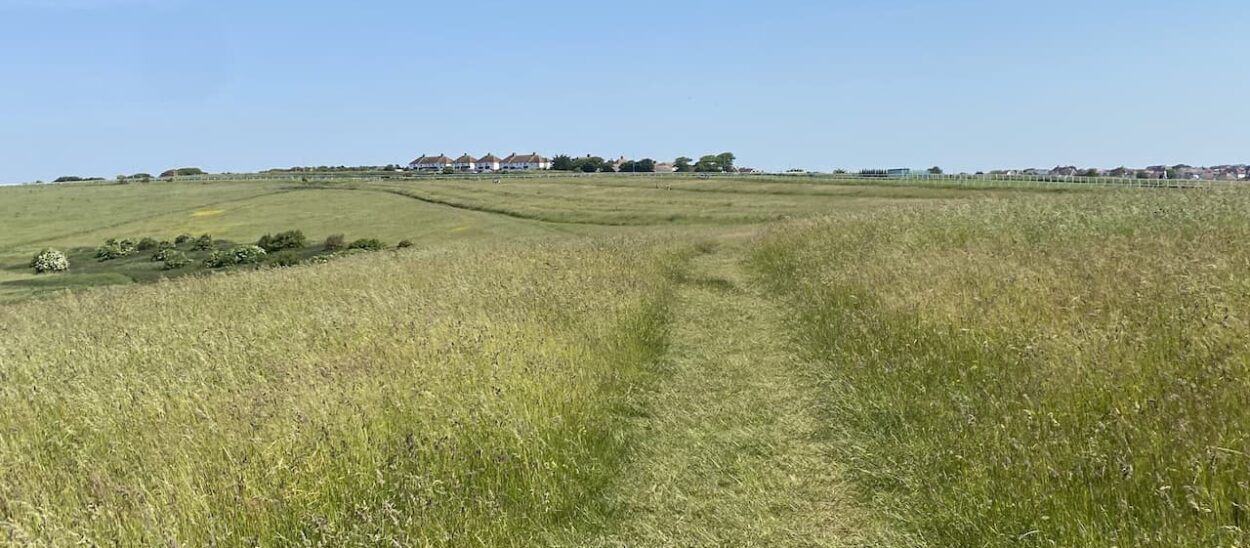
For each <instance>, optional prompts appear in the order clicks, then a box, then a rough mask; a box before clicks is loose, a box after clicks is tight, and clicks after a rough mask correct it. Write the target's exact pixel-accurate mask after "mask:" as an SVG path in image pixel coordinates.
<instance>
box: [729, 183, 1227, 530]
mask: <svg viewBox="0 0 1250 548" xmlns="http://www.w3.org/2000/svg"><path fill="white" fill-rule="evenodd" d="M1247 211H1250V194H1247V193H1238V192H1215V193H1212V192H1179V191H1178V192H1159V193H1149V194H1145V193H1142V194H1131V193H1111V194H1099V195H1083V196H1068V197H1050V198H1044V199H1039V198H1029V199H1024V200H1019V201H1013V202H1001V203H999V202H980V203H975V204H967V205H960V206H952V207H944V208H918V209H912V210H907V211H902V212H890V213H875V214H864V215H859V216H851V217H844V218H840V219H833V220H823V221H808V222H803V223H796V224H792V225H790V226H788V227H786V228H784V229H780V230H776V231H774V232H773V234H772V235H770V236H768V237H767V238H765V240H764V241H763V242H762V243H761V245H760V247H759V248H758V250H757V251H756V253H755V254H754V256H753V258H752V262H753V264H754V266H755V267H756V268H757V269H758V271H759V272H760V273H761V275H762V277H763V278H764V279H765V280H768V281H769V282H770V283H771V284H772V285H773V287H774V289H775V290H776V291H778V292H779V293H780V294H781V295H783V296H784V297H785V298H786V299H787V300H788V301H789V302H790V303H791V304H792V310H793V314H792V320H793V327H794V332H793V333H794V336H795V338H796V339H797V341H798V342H799V343H800V345H801V347H802V348H803V349H804V351H805V352H806V353H807V357H808V358H810V359H811V360H812V361H813V363H816V364H818V365H817V366H815V367H814V368H813V371H812V372H813V374H814V375H817V376H818V378H819V379H820V380H821V381H822V383H823V386H824V387H825V389H826V394H825V396H826V411H827V413H828V415H827V416H828V420H829V433H830V435H832V436H836V438H837V440H838V446H839V447H840V448H841V449H840V451H841V453H842V454H841V455H840V456H841V457H842V458H843V459H845V460H847V461H848V462H850V463H851V468H852V469H853V470H854V475H855V478H856V479H857V480H858V485H859V486H860V487H861V492H862V493H863V495H864V496H865V497H866V498H869V499H871V500H872V501H873V502H874V503H875V505H876V507H877V508H878V509H879V510H880V511H882V514H883V515H886V516H892V517H893V518H895V519H896V525H897V526H898V527H899V528H900V529H902V530H903V531H905V532H907V533H909V534H911V535H912V536H913V540H914V541H915V542H917V543H924V544H931V545H936V546H983V545H1003V544H1024V545H1058V546H1091V545H1103V546H1110V545H1118V546H1140V545H1193V546H1212V545H1239V544H1244V543H1246V542H1247V541H1250V533H1248V531H1250V522H1248V519H1250V515H1248V514H1247V510H1248V508H1247V504H1250V325H1248V323H1247V322H1248V321H1250V244H1248V242H1250V217H1247V215H1246V212H1247Z"/></svg>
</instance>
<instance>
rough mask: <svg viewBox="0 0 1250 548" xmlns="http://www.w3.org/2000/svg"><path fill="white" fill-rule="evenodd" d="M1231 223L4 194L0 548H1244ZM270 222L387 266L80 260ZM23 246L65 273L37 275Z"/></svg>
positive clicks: (1038, 208) (837, 189) (230, 192)
mask: <svg viewBox="0 0 1250 548" xmlns="http://www.w3.org/2000/svg"><path fill="white" fill-rule="evenodd" d="M1247 210H1250V194H1248V193H1244V192H1237V191H1226V192H1217V191H1210V190H1202V191H1192V190H1151V191H1108V190H1101V189H1091V190H1088V191H1081V192H1057V191H1048V192H1034V191H1031V190H1030V191H1024V190H1011V189H1004V188H994V189H977V190H969V189H958V188H944V187H938V186H927V187H908V186H901V185H890V186H873V185H866V184H862V182H860V183H857V184H838V183H837V182H834V181H828V180H812V179H807V178H782V177H778V178H743V179H736V178H714V179H697V178H690V179H684V178H683V179H675V178H649V177H604V176H600V177H578V178H573V177H568V178H553V179H519V178H504V179H502V180H501V181H500V182H499V183H495V182H493V180H492V179H490V178H476V179H467V180H456V179H448V180H422V181H393V180H392V181H382V180H379V181H367V180H359V179H352V180H340V181H323V182H314V183H303V182H300V181H294V180H284V181H248V182H241V181H240V182H211V183H149V184H140V183H133V184H129V185H116V184H112V185H103V184H97V185H56V186H39V187H17V188H0V544H3V543H9V544H15V545H26V544H31V545H67V544H79V543H83V544H93V545H167V546H169V545H177V546H200V545H221V546H234V545H264V546H274V545H392V546H394V545H399V546H408V545H413V546H465V545H478V546H836V545H847V546H863V545H900V546H902V545H907V546H974V545H988V546H996V545H1016V544H1026V545H1048V546H1049V545H1061V546H1069V545H1102V546H1113V545H1116V546H1130V545H1169V546H1170V545H1193V546H1209V545H1241V544H1245V543H1246V542H1247V541H1250V536H1248V535H1247V534H1246V532H1245V530H1244V527H1246V525H1245V520H1246V515H1245V512H1244V509H1245V504H1247V500H1250V489H1248V488H1247V487H1246V486H1247V484H1248V483H1250V462H1248V459H1250V457H1248V456H1247V455H1250V441H1248V440H1247V437H1246V434H1245V432H1247V431H1250V429H1248V427H1250V414H1248V412H1247V411H1245V409H1248V408H1250V407H1248V406H1247V404H1248V403H1250V401H1247V400H1248V399H1250V396H1247V394H1250V390H1248V389H1250V371H1248V370H1247V369H1248V368H1250V342H1247V341H1248V340H1250V337H1247V334H1250V326H1248V325H1247V319H1248V318H1250V251H1248V250H1247V248H1246V244H1245V242H1247V241H1250V239H1248V238H1250V220H1247V218H1246V217H1245V211H1247ZM292 229H298V230H302V231H303V232H304V233H305V234H307V235H308V237H309V239H310V240H311V241H312V242H319V241H320V240H322V239H324V238H325V237H326V236H328V235H331V234H339V233H342V234H346V235H347V237H348V239H354V238H364V237H376V238H379V239H382V240H383V241H385V242H387V243H388V244H390V246H391V247H392V248H391V249H388V250H386V251H383V252H379V253H369V254H363V255H355V256H348V257H343V258H339V259H335V260H332V261H330V262H328V263H325V264H305V265H301V266H296V267H289V268H267V267H261V268H248V269H238V270H236V271H231V272H226V273H220V272H208V271H207V270H205V269H203V268H191V269H188V270H186V271H181V272H179V273H176V274H171V273H167V272H164V271H161V270H160V269H159V265H158V264H157V263H153V262H151V261H147V260H144V259H143V258H141V257H138V258H134V259H126V260H119V261H108V262H96V261H94V259H92V258H91V250H92V249H93V248H94V247H95V246H98V245H101V243H102V242H103V241H104V240H106V239H108V238H132V239H136V240H137V239H139V238H142V237H148V236H150V237H155V238H160V239H172V238H173V237H174V236H175V235H178V234H183V233H187V234H193V235H198V234H201V233H210V234H212V235H213V236H214V237H215V238H218V239H219V240H221V241H223V242H232V243H247V242H254V241H256V239H257V238H259V237H260V236H261V235H264V234H267V233H276V232H279V231H284V230H292ZM403 239H406V240H410V241H412V242H413V243H414V244H415V245H414V246H413V247H411V248H408V249H402V250H395V249H393V246H394V244H395V243H396V242H398V241H399V240H403ZM45 247H56V248H60V249H63V250H66V251H69V252H70V253H71V257H72V258H73V260H72V262H73V264H71V270H70V272H69V273H66V274H55V275H35V274H34V273H33V272H31V270H30V269H29V267H28V262H29V261H30V258H31V256H32V255H33V254H34V253H35V252H37V251H39V250H40V249H43V248H45Z"/></svg>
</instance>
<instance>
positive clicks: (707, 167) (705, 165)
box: [694, 154, 725, 173]
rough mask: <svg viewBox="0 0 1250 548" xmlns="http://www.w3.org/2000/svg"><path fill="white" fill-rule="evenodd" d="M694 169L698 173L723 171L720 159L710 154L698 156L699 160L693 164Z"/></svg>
mask: <svg viewBox="0 0 1250 548" xmlns="http://www.w3.org/2000/svg"><path fill="white" fill-rule="evenodd" d="M694 170H695V171H697V172H699V173H719V172H721V171H725V170H724V168H722V167H721V163H720V159H718V158H717V157H716V156H715V155H712V154H708V155H706V156H703V157H701V158H699V161H698V162H697V163H695V165H694Z"/></svg>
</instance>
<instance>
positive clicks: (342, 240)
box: [322, 234, 347, 251]
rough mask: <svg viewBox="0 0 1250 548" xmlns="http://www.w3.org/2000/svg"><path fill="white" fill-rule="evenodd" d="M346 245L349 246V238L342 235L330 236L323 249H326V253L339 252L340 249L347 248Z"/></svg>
mask: <svg viewBox="0 0 1250 548" xmlns="http://www.w3.org/2000/svg"><path fill="white" fill-rule="evenodd" d="M346 245H347V237H345V236H343V235H342V234H331V235H330V236H328V237H326V242H325V245H323V246H322V247H324V248H325V250H326V251H338V250H340V249H343V247H345V246H346Z"/></svg>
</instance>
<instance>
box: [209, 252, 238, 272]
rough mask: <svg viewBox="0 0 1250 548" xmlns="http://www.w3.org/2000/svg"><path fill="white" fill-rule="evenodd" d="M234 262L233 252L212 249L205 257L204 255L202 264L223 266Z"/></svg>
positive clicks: (213, 266)
mask: <svg viewBox="0 0 1250 548" xmlns="http://www.w3.org/2000/svg"><path fill="white" fill-rule="evenodd" d="M232 264H234V254H232V253H229V252H226V251H222V250H220V249H214V250H213V252H212V253H209V254H208V256H207V257H204V266H206V267H208V268H224V267H227V266H230V265H232Z"/></svg>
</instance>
